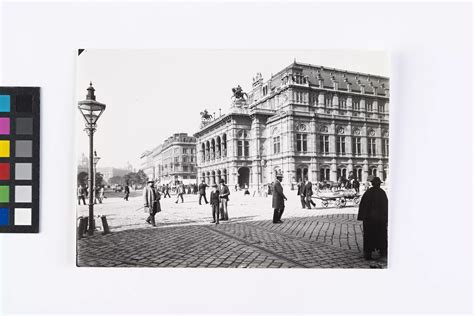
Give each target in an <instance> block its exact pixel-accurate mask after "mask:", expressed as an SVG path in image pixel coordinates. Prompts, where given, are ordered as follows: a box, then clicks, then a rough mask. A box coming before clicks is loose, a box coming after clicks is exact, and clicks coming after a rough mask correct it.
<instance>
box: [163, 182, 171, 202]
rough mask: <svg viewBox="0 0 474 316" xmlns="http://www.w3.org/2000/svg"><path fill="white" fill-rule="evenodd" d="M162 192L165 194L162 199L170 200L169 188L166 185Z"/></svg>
mask: <svg viewBox="0 0 474 316" xmlns="http://www.w3.org/2000/svg"><path fill="white" fill-rule="evenodd" d="M163 192H164V193H165V194H164V196H163V198H166V197H169V198H170V199H171V195H170V186H169V185H168V184H167V185H165V187H164V188H163Z"/></svg>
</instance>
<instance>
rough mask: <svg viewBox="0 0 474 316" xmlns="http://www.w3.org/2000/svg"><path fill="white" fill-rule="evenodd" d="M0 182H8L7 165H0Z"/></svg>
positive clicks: (8, 167) (8, 172)
mask: <svg viewBox="0 0 474 316" xmlns="http://www.w3.org/2000/svg"><path fill="white" fill-rule="evenodd" d="M0 180H10V164H9V163H0Z"/></svg>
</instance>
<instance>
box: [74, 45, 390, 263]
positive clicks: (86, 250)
mask: <svg viewBox="0 0 474 316" xmlns="http://www.w3.org/2000/svg"><path fill="white" fill-rule="evenodd" d="M76 83H77V84H76V104H75V105H74V106H76V107H77V120H76V138H77V141H76V144H77V146H76V147H77V163H76V165H77V185H76V187H75V188H74V190H75V192H76V196H77V201H76V205H77V248H76V249H77V265H78V266H80V267H163V268H164V267H180V268H386V267H387V252H388V242H387V233H388V196H389V190H388V186H389V181H390V180H389V178H390V177H389V112H390V109H389V103H390V79H389V56H388V54H387V53H385V52H372V51H329V50H328V51H324V50H321V51H319V50H318V51H311V50H300V51H298V50H294V51H290V50H281V51H280V50H192V49H167V50H101V49H80V50H79V54H78V57H77V81H76Z"/></svg>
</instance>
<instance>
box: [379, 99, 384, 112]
mask: <svg viewBox="0 0 474 316" xmlns="http://www.w3.org/2000/svg"><path fill="white" fill-rule="evenodd" d="M379 112H380V113H384V112H385V104H383V103H382V101H380V102H379Z"/></svg>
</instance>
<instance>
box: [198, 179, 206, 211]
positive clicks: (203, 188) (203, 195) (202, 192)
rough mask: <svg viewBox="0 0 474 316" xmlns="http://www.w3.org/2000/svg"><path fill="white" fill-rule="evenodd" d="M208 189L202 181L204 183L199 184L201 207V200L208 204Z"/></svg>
mask: <svg viewBox="0 0 474 316" xmlns="http://www.w3.org/2000/svg"><path fill="white" fill-rule="evenodd" d="M206 188H207V184H206V182H204V180H202V182H201V183H200V184H199V205H201V199H202V198H204V202H206V204H208V203H207V198H206Z"/></svg>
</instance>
